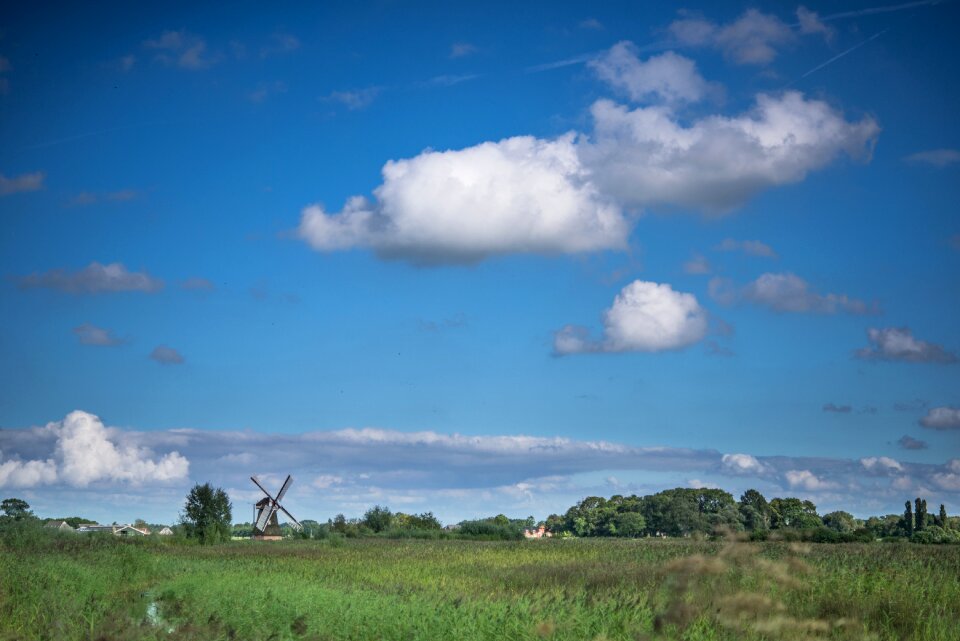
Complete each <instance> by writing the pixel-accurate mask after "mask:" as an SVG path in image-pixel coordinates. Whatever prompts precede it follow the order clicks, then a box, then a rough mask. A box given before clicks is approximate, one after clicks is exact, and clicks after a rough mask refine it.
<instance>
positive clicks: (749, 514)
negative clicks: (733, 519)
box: [737, 490, 773, 532]
mask: <svg viewBox="0 0 960 641" xmlns="http://www.w3.org/2000/svg"><path fill="white" fill-rule="evenodd" d="M737 508H738V511H739V512H740V521H741V522H742V523H743V527H744V528H745V529H747V530H750V531H751V532H753V531H756V530H769V529H770V521H771V518H772V516H773V514H772V510H771V509H770V504H769V503H767V499H765V498H764V497H763V494H761V493H760V492H758V491H757V490H747V491H746V492H744V493H743V494H742V495H741V496H740V502H739V503H738V504H737Z"/></svg>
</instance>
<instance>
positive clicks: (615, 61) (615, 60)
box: [587, 41, 709, 104]
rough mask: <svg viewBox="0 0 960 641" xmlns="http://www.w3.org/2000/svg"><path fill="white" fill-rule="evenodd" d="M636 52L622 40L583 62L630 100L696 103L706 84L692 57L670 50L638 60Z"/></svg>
mask: <svg viewBox="0 0 960 641" xmlns="http://www.w3.org/2000/svg"><path fill="white" fill-rule="evenodd" d="M637 53H638V51H637V47H636V46H635V45H634V44H633V43H632V42H628V41H622V42H618V43H617V44H615V45H613V46H612V47H611V48H610V49H609V50H608V51H606V52H604V54H603V55H601V56H600V57H598V58H596V59H595V60H591V61H589V62H588V63H587V65H588V66H589V67H590V68H591V69H593V70H594V71H595V72H596V74H597V75H598V76H599V77H600V79H601V80H603V81H604V82H606V83H607V84H609V85H610V86H611V87H614V88H615V89H619V90H620V91H622V92H623V93H624V94H626V95H627V96H629V97H630V99H631V100H633V101H634V102H644V101H652V100H654V99H656V100H658V101H662V102H666V103H671V104H672V103H681V102H696V101H698V100H700V99H701V98H703V96H704V95H705V94H706V93H707V90H708V89H709V85H708V83H707V81H706V80H704V79H703V77H702V76H701V75H700V72H699V71H698V70H697V65H696V63H694V61H693V60H690V59H689V58H685V57H683V56H680V55H677V54H675V53H674V52H672V51H667V52H666V53H662V54H660V55H658V56H651V57H650V58H647V59H646V60H640V58H639V57H638V55H637Z"/></svg>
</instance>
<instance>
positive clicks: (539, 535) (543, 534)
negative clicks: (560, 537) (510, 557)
mask: <svg viewBox="0 0 960 641" xmlns="http://www.w3.org/2000/svg"><path fill="white" fill-rule="evenodd" d="M523 536H524V538H528V539H545V538H549V537H551V536H553V532H551V531H549V530H548V529H547V528H546V527H545V526H543V525H541V526H540V527H538V528H527V529H526V530H524V531H523Z"/></svg>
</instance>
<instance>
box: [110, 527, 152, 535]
mask: <svg viewBox="0 0 960 641" xmlns="http://www.w3.org/2000/svg"><path fill="white" fill-rule="evenodd" d="M113 533H114V534H115V535H117V536H150V530H149V529H147V528H145V527H144V528H139V527H134V526H132V525H121V526H118V527H117V528H116V529H114V531H113Z"/></svg>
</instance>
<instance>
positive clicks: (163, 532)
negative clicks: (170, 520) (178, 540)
mask: <svg viewBox="0 0 960 641" xmlns="http://www.w3.org/2000/svg"><path fill="white" fill-rule="evenodd" d="M157 534H159V535H160V536H172V535H173V530H171V529H170V528H168V527H165V528H163V529H162V530H160V531H159V532H157Z"/></svg>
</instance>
